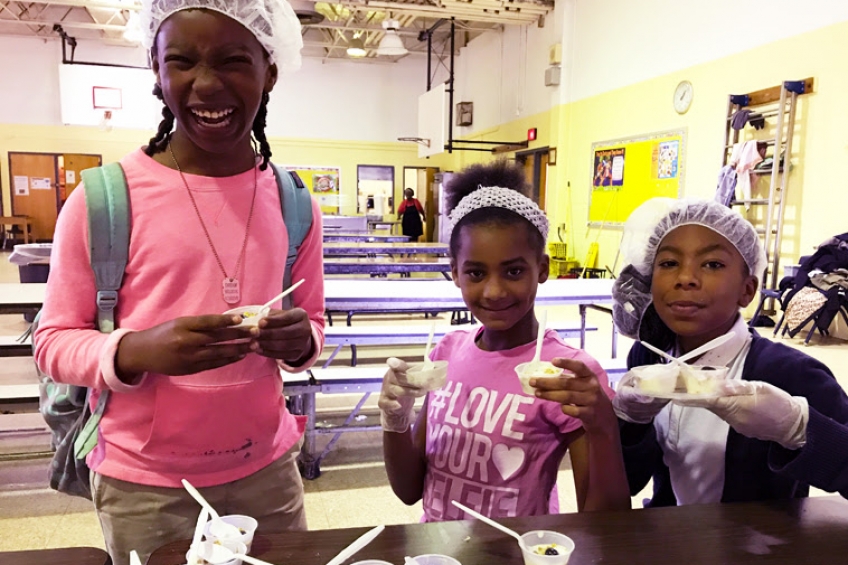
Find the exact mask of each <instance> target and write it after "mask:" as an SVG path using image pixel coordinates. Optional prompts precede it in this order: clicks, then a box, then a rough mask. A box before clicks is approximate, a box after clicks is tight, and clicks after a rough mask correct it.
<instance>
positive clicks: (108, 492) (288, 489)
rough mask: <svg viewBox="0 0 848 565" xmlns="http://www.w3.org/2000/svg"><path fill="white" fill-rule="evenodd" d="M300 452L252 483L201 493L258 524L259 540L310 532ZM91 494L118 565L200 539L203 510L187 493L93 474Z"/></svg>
mask: <svg viewBox="0 0 848 565" xmlns="http://www.w3.org/2000/svg"><path fill="white" fill-rule="evenodd" d="M299 451H300V444H296V445H295V446H293V447H292V448H291V449H290V450H289V451H288V452H286V453H285V454H284V455H283V456H282V457H281V458H280V459H278V460H277V461H275V462H273V463H271V464H270V465H268V466H267V467H265V468H264V469H261V470H260V471H257V472H256V473H254V474H253V475H250V476H249V477H245V478H244V479H241V480H238V481H234V482H232V483H227V484H224V485H219V486H215V487H208V488H201V489H198V490H199V491H200V492H201V493H202V494H203V497H204V498H206V500H208V501H209V504H211V505H212V507H213V508H215V510H217V511H218V513H220V514H221V515H222V516H223V515H225V514H244V515H247V516H252V517H253V518H256V520H257V521H258V522H259V527H258V529H257V533H259V534H263V533H264V534H269V533H278V532H283V531H286V530H306V513H305V512H304V508H303V481H302V480H301V478H300V473H299V472H298V469H297V461H296V458H297V454H298V453H299ZM91 492H92V498H93V499H94V508H95V510H96V511H97V517H98V519H99V520H100V527H101V528H102V529H103V537H104V538H105V540H106V550H107V551H108V552H109V555H110V556H111V557H112V562H113V563H114V564H115V565H128V564H129V552H130V551H131V550H133V549H134V550H136V551H137V552H138V554H139V557H141V562H142V563H144V562H146V561H147V558H148V557H149V556H150V554H151V553H153V552H154V551H155V550H156V549H158V548H159V547H161V546H163V545H165V544H168V543H170V542H173V541H177V540H182V539H191V537H192V535H193V534H194V527H195V525H196V524H197V516H198V514H200V505H199V504H198V503H197V502H196V501H195V500H194V499H193V498H191V496H190V495H189V494H188V493H187V492H186V491H185V490H184V489H181V488H179V489H177V488H163V487H151V486H146V485H139V484H136V483H129V482H126V481H121V480H118V479H113V478H110V477H104V476H103V475H100V474H97V473H92V477H91Z"/></svg>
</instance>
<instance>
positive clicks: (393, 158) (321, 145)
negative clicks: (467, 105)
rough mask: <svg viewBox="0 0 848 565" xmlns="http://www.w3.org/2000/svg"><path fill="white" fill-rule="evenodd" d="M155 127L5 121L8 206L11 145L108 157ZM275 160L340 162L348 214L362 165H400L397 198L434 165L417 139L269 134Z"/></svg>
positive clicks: (2, 155) (2, 153) (0, 138)
mask: <svg viewBox="0 0 848 565" xmlns="http://www.w3.org/2000/svg"><path fill="white" fill-rule="evenodd" d="M151 135H152V133H151V132H144V131H138V130H119V129H114V130H112V131H109V132H105V131H101V130H100V129H98V128H92V127H80V126H33V125H10V124H7V125H4V124H0V171H1V172H2V174H0V183H2V195H3V207H4V212H5V213H6V214H11V204H10V202H11V196H10V190H11V189H10V185H9V183H10V179H9V158H8V154H9V152H10V151H23V152H34V153H92V154H100V155H102V156H103V162H104V163H109V162H112V161H117V160H118V159H120V158H121V157H123V156H124V155H126V154H127V153H129V152H131V151H133V150H135V149H136V148H138V147H140V146H142V145H144V144H146V143H147V140H149V139H150V136H151ZM268 141H269V143H270V144H271V150H272V152H273V154H274V156H273V158H272V159H273V160H274V162H275V163H278V164H280V165H317V166H336V167H339V168H340V169H341V175H340V187H341V196H342V201H343V203H344V204H345V205H344V206H343V208H342V213H344V214H354V213H355V212H356V168H357V165H390V166H394V167H395V191H396V192H395V198H396V201H398V200H399V199H400V195H401V192H402V190H403V186H402V184H403V167H404V166H433V165H432V164H431V163H429V162H428V160H426V159H418V157H417V147H416V146H415V145H414V144H411V143H398V142H394V143H371V142H357V141H338V140H314V139H287V138H275V137H269V138H268Z"/></svg>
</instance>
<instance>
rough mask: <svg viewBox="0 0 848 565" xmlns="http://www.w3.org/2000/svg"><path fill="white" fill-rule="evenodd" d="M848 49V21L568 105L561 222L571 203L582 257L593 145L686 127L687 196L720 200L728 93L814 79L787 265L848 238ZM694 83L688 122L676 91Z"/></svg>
mask: <svg viewBox="0 0 848 565" xmlns="http://www.w3.org/2000/svg"><path fill="white" fill-rule="evenodd" d="M846 52H848V23H840V24H837V25H834V26H830V27H827V28H823V29H819V30H816V31H813V32H810V33H805V34H803V35H799V36H795V37H792V38H789V39H784V40H781V41H778V42H775V43H772V44H769V45H764V46H761V47H758V48H756V49H752V50H750V51H747V52H743V53H740V54H737V55H733V56H730V57H726V58H723V59H719V60H716V61H712V62H709V63H705V64H702V65H698V66H695V67H691V68H689V69H686V70H684V71H680V72H676V73H673V74H670V75H667V76H663V77H659V78H656V79H651V80H648V81H644V82H642V83H639V84H635V85H632V86H628V87H625V88H621V89H618V90H615V91H611V92H607V93H604V94H601V95H598V96H594V97H591V98H588V99H585V100H580V101H577V102H574V103H571V104H568V105H565V106H564V107H562V108H561V109H560V114H561V120H560V131H561V135H560V136H559V141H558V143H559V146H560V147H561V148H563V147H564V148H565V149H564V150H563V149H560V158H559V159H558V161H559V165H558V166H557V172H556V177H557V183H558V186H560V187H563V186H567V185H568V183H570V184H571V187H572V189H571V195H570V198H567V199H564V201H561V206H560V207H559V208H558V209H557V210H556V213H555V214H554V221H560V219H563V220H564V219H565V218H566V216H567V215H568V213H569V204H570V212H571V215H572V216H573V218H574V222H573V223H572V227H573V230H572V231H573V235H574V236H575V244H576V247H577V255H576V256H577V257H578V258H580V257H582V256H583V255H584V254H585V250H586V247H587V245H588V241H592V240H594V239H595V237H596V231H595V230H591V231H588V238H587V237H586V236H587V230H586V228H585V222H586V217H587V210H588V198H589V181H590V179H591V174H592V171H591V167H592V154H591V145H592V143H593V142H596V141H603V140H607V139H615V138H620V137H626V136H631V135H637V134H642V133H649V132H656V131H665V130H674V129H679V128H686V130H687V132H688V137H687V149H686V155H685V166H686V172H685V175H686V176H685V182H684V194H685V195H691V196H699V197H709V198H711V197H712V196H713V195H714V193H715V188H716V180H717V175H718V172H719V169H720V167H721V158H722V145H723V142H724V119H725V115H726V112H727V97H728V95H729V94H731V93H746V92H751V91H754V90H759V89H762V88H768V87H771V86H775V85H778V84H780V83H781V82H782V81H784V80H797V79H803V78H806V77H809V76H812V77H814V78H815V80H816V85H815V93H814V94H808V95H805V96H802V97H801V98H799V100H800V103H799V107H798V108H799V115H798V120H797V123H798V127H797V128H796V138H795V143H794V145H795V150H794V151H793V156H792V162H793V164H794V169H793V171H792V174H791V175H790V181H789V193H788V198H787V208H786V214H785V220H786V225H785V229H784V236H783V249H782V256H783V261H782V263H783V264H786V263H788V262H795V261H796V260H797V259H798V257H799V256H800V255H806V254H810V253H811V252H812V250H813V249H812V248H813V246H814V245H817V244H819V243H820V242H821V241H823V240H824V239H825V238H827V237H828V236H830V235H833V234H837V233H842V232H845V231H848V217H846V214H845V210H844V208H843V207H842V206H841V203H842V201H844V196H843V195H844V194H845V193H846V192H848V179H846V178H845V175H842V174H840V171H839V168H840V165H841V164H842V163H844V162H845V159H846V156H848V155H846V153H848V142H846V138H848V103H846V95H848V62H846V59H845V57H844V53H846ZM684 79H686V80H689V81H691V82H692V84H693V86H694V89H695V96H694V102H693V104H692V107H691V109H690V110H689V112H688V113H686V114H685V115H683V116H679V115H678V114H677V113H675V111H674V109H673V108H672V93H673V91H674V88H675V86H676V85H677V84H678V82H679V81H681V80H684ZM746 129H747V130H750V129H751V128H746ZM759 188H760V190H766V191H767V188H768V185H767V184H765V183H763V181H761V185H760V187H759ZM834 204H836V205H834ZM802 225H803V229H802V227H801V226H802ZM620 236H621V232H620V231H618V230H606V231H605V233H603V234H602V235H601V237H600V246H601V249H600V257H599V261H598V262H599V265H601V266H603V265H605V264H609V265H610V266H611V265H612V263H613V261H614V260H615V254H616V250H617V248H618V244H619V240H620ZM618 268H619V269H620V268H621V264H620V263H619V265H618ZM779 275H782V273H779Z"/></svg>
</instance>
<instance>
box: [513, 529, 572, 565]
mask: <svg viewBox="0 0 848 565" xmlns="http://www.w3.org/2000/svg"><path fill="white" fill-rule="evenodd" d="M521 539H523V540H524V545H525V546H526V547H521V553H522V555H524V565H566V563H568V560H569V558H570V557H571V553H572V552H573V551H574V541H572V539H571V538H570V537H568V536H566V535H563V534H561V533H559V532H551V531H548V530H533V531H532V532H527V533H526V534H524V535H522V536H521ZM548 548H553V549H554V550H555V551H556V552H557V555H544V553H545V552H544V550H545V549H548ZM539 550H541V553H539V552H538V551H539Z"/></svg>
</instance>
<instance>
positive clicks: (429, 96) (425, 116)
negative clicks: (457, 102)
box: [418, 83, 448, 157]
mask: <svg viewBox="0 0 848 565" xmlns="http://www.w3.org/2000/svg"><path fill="white" fill-rule="evenodd" d="M447 108H448V103H447V96H446V91H445V84H444V83H442V84H440V85H438V86H434V87H433V88H432V89H430V90H429V91H428V92H425V93H424V94H422V95H421V96H419V97H418V137H419V138H421V139H424V140H429V145H425V144H423V143H419V145H418V156H419V157H430V156H431V155H438V154H439V153H442V152H443V151H444V150H445V144H446V143H447V128H448V112H447Z"/></svg>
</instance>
